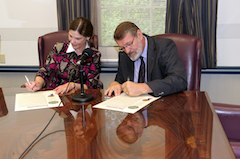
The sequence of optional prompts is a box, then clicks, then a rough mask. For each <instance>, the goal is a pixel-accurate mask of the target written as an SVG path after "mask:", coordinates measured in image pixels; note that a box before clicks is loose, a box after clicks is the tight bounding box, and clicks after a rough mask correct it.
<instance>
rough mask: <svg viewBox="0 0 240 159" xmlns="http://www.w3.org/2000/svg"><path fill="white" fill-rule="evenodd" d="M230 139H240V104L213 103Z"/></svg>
mask: <svg viewBox="0 0 240 159" xmlns="http://www.w3.org/2000/svg"><path fill="white" fill-rule="evenodd" d="M213 107H214V108H215V111H216V113H217V115H218V117H219V120H220V121H221V123H222V126H223V129H224V130H225V133H226V135H227V137H228V138H229V139H232V140H239V141H240V135H239V134H240V124H239V123H240V105H233V104H222V103H213Z"/></svg>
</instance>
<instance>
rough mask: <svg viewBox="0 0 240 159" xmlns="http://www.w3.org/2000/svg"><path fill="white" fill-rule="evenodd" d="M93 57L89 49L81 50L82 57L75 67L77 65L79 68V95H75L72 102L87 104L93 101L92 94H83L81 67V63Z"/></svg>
mask: <svg viewBox="0 0 240 159" xmlns="http://www.w3.org/2000/svg"><path fill="white" fill-rule="evenodd" d="M92 55H93V50H92V49H90V48H86V49H85V50H83V53H82V57H81V58H80V59H79V61H78V62H77V65H79V68H80V78H81V79H80V82H81V94H76V95H74V96H73V97H72V100H73V101H75V102H87V101H91V100H93V98H94V97H93V95H92V94H84V88H83V66H82V63H83V62H84V61H85V60H86V59H88V58H90V57H92Z"/></svg>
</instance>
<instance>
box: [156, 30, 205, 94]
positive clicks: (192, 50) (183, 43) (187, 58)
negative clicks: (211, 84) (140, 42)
mask: <svg viewBox="0 0 240 159" xmlns="http://www.w3.org/2000/svg"><path fill="white" fill-rule="evenodd" d="M154 36H158V37H161V38H167V39H172V40H173V41H174V42H175V44H176V46H177V48H178V54H179V56H180V58H181V59H182V62H183V65H184V66H185V69H186V74H187V82H188V86H187V90H197V91H200V81H201V56H202V55H201V53H202V39H200V38H198V37H195V36H192V35H187V34H178V33H167V34H159V35H154Z"/></svg>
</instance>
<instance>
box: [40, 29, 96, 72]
mask: <svg viewBox="0 0 240 159" xmlns="http://www.w3.org/2000/svg"><path fill="white" fill-rule="evenodd" d="M67 40H68V30H62V31H56V32H52V33H48V34H45V35H43V36H40V37H39V38H38V56H39V68H41V67H42V66H43V64H44V63H45V61H46V58H47V55H48V54H49V52H50V51H51V50H52V48H53V46H54V44H56V43H57V42H64V41H67ZM93 42H94V47H95V48H96V49H98V36H97V35H94V37H93Z"/></svg>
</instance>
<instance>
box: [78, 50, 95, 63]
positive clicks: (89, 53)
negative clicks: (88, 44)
mask: <svg viewBox="0 0 240 159" xmlns="http://www.w3.org/2000/svg"><path fill="white" fill-rule="evenodd" d="M92 55H93V50H92V49H90V48H86V49H84V50H83V52H82V57H81V58H80V59H79V60H78V61H77V65H81V64H82V63H83V62H84V61H85V60H86V59H89V58H91V57H92Z"/></svg>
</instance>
